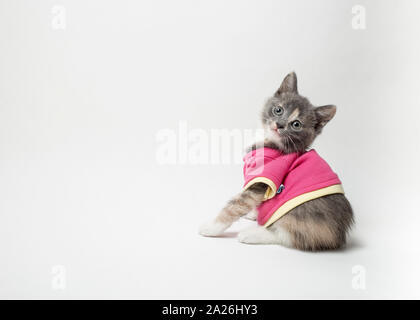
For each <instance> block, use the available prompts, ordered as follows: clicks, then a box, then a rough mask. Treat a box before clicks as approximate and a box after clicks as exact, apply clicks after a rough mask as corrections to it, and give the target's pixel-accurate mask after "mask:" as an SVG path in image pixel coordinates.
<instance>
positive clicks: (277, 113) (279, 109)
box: [273, 107, 284, 116]
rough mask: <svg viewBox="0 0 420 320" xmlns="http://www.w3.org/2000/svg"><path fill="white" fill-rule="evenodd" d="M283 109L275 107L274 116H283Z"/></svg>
mask: <svg viewBox="0 0 420 320" xmlns="http://www.w3.org/2000/svg"><path fill="white" fill-rule="evenodd" d="M283 111H284V110H283V108H282V107H273V114H274V115H275V116H281V115H282V114H283Z"/></svg>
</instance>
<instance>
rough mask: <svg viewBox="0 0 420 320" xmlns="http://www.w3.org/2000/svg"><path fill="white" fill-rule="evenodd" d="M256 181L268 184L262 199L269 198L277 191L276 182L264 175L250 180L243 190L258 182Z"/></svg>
mask: <svg viewBox="0 0 420 320" xmlns="http://www.w3.org/2000/svg"><path fill="white" fill-rule="evenodd" d="M258 182H262V183H265V184H267V186H268V188H267V191H266V192H265V195H264V201H265V200H268V199H271V198H273V197H274V196H275V195H276V193H277V187H276V184H275V183H274V182H273V181H271V180H270V179H268V178H266V177H256V178H254V179H252V180H250V181H249V182H248V183H247V184H246V186H245V187H244V191H245V190H246V189H248V188H249V187H250V186H252V185H253V184H255V183H258Z"/></svg>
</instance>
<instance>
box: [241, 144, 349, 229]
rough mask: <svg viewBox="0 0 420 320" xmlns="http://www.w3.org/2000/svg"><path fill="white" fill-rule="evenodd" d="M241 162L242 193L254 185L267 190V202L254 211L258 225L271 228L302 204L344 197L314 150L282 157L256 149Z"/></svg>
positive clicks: (332, 175) (266, 150)
mask: <svg viewBox="0 0 420 320" xmlns="http://www.w3.org/2000/svg"><path fill="white" fill-rule="evenodd" d="M244 162H245V164H244V177H245V184H244V187H245V189H246V188H248V187H249V186H251V185H252V184H254V183H258V182H264V183H266V184H267V185H268V186H269V188H268V189H267V193H266V199H267V200H266V201H264V202H263V203H262V204H261V205H260V206H259V207H258V208H257V210H258V219H257V221H258V223H259V224H260V225H266V226H268V225H267V223H269V224H272V223H273V222H275V221H276V220H277V219H279V218H280V217H281V216H283V215H284V214H286V213H287V212H288V211H290V210H291V209H293V208H294V207H296V206H298V205H300V204H302V203H304V202H306V201H309V200H312V199H315V198H318V197H321V196H324V195H327V194H332V193H344V191H343V190H342V188H341V181H340V179H339V178H338V176H337V174H335V173H334V172H333V171H332V169H331V168H330V166H329V165H328V164H327V162H325V160H324V159H322V158H321V157H320V156H319V155H318V153H317V152H316V151H315V150H310V151H307V152H305V153H303V154H298V153H291V154H282V153H281V151H279V150H276V149H271V148H260V149H257V150H253V151H250V152H249V153H248V154H246V155H245V157H244ZM328 187H330V188H328ZM274 214H275V215H276V217H273V218H272V216H273V215H274ZM270 218H272V219H271V221H269V220H270ZM273 220H274V221H273Z"/></svg>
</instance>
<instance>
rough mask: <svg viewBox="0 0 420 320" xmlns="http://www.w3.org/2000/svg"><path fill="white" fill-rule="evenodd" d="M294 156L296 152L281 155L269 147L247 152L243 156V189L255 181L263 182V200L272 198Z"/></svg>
mask: <svg viewBox="0 0 420 320" xmlns="http://www.w3.org/2000/svg"><path fill="white" fill-rule="evenodd" d="M296 157H297V156H296V154H289V155H283V154H282V153H281V152H280V151H279V150H275V149H269V148H261V149H257V150H253V151H251V152H249V153H248V154H247V155H245V157H244V179H245V183H244V190H246V189H248V188H249V187H251V186H252V185H254V184H256V183H265V184H266V185H267V191H266V193H265V195H264V200H268V199H271V198H273V197H274V196H275V195H276V194H277V190H278V189H279V188H280V186H281V184H282V183H283V180H284V177H285V176H286V174H287V172H288V171H289V168H290V167H291V165H292V163H293V161H294V160H295V159H296Z"/></svg>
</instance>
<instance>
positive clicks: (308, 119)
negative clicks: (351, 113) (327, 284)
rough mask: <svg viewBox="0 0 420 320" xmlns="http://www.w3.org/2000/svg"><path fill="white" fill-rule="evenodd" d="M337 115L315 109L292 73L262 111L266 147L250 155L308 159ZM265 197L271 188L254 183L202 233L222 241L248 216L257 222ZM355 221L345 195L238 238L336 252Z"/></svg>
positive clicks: (293, 212) (327, 109)
mask: <svg viewBox="0 0 420 320" xmlns="http://www.w3.org/2000/svg"><path fill="white" fill-rule="evenodd" d="M335 112H336V107H335V106H332V105H327V106H322V107H314V106H312V104H311V103H310V102H309V101H308V99H306V98H305V97H302V96H301V95H299V93H298V90H297V78H296V74H295V73H294V72H292V73H290V74H289V75H287V76H286V78H285V79H284V80H283V82H282V84H281V86H280V88H279V89H278V90H277V91H276V93H275V94H274V95H273V97H271V98H270V99H269V100H268V101H267V103H266V104H265V106H264V108H263V111H262V122H263V126H264V129H265V132H266V135H265V140H264V142H261V143H258V144H254V145H253V146H252V147H251V148H249V150H248V151H250V150H255V149H258V148H261V147H266V148H271V149H276V150H279V151H281V153H282V154H292V153H298V154H303V153H305V152H306V151H307V150H308V148H309V147H310V145H311V144H312V142H313V141H314V139H315V138H316V136H317V135H319V134H320V133H321V131H322V129H323V127H324V126H325V125H326V124H327V123H328V121H330V120H331V119H332V118H333V117H334V115H335ZM266 192H267V184H265V183H255V184H253V185H252V186H251V187H249V188H248V189H246V190H244V191H242V192H241V193H240V194H238V195H237V196H236V197H234V198H233V199H231V200H230V201H229V202H228V203H227V204H226V206H225V207H224V208H223V209H222V211H221V212H220V213H219V215H218V216H217V217H216V219H215V220H214V221H212V222H210V223H207V224H205V225H203V226H202V227H201V229H200V233H201V234H202V235H204V236H219V235H221V234H223V232H224V231H225V230H226V229H227V228H228V227H229V226H231V225H232V223H233V222H235V221H236V220H238V219H239V218H240V217H242V216H245V215H246V214H248V217H249V216H250V215H251V218H254V219H255V217H256V215H255V209H256V208H257V207H259V206H260V205H261V204H262V203H263V201H265V200H266V198H265V195H266ZM353 222H354V220H353V211H352V208H351V206H350V203H349V201H348V200H347V199H346V197H345V196H344V194H342V193H336V194H329V195H325V196H322V197H319V198H316V199H313V200H309V201H307V202H304V203H302V204H300V205H298V206H297V207H295V208H294V209H291V210H290V211H288V212H287V214H285V215H284V216H282V217H281V218H280V219H278V220H277V221H275V222H274V223H273V224H271V225H269V226H268V227H264V226H260V225H257V226H253V227H252V228H250V229H247V230H244V231H242V232H240V233H239V234H238V239H239V241H240V242H243V243H248V244H281V245H284V246H287V247H292V248H296V249H300V250H309V251H317V250H328V249H337V248H340V247H342V246H343V245H344V244H345V242H346V235H347V233H348V231H349V230H350V228H351V226H352V224H353Z"/></svg>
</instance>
